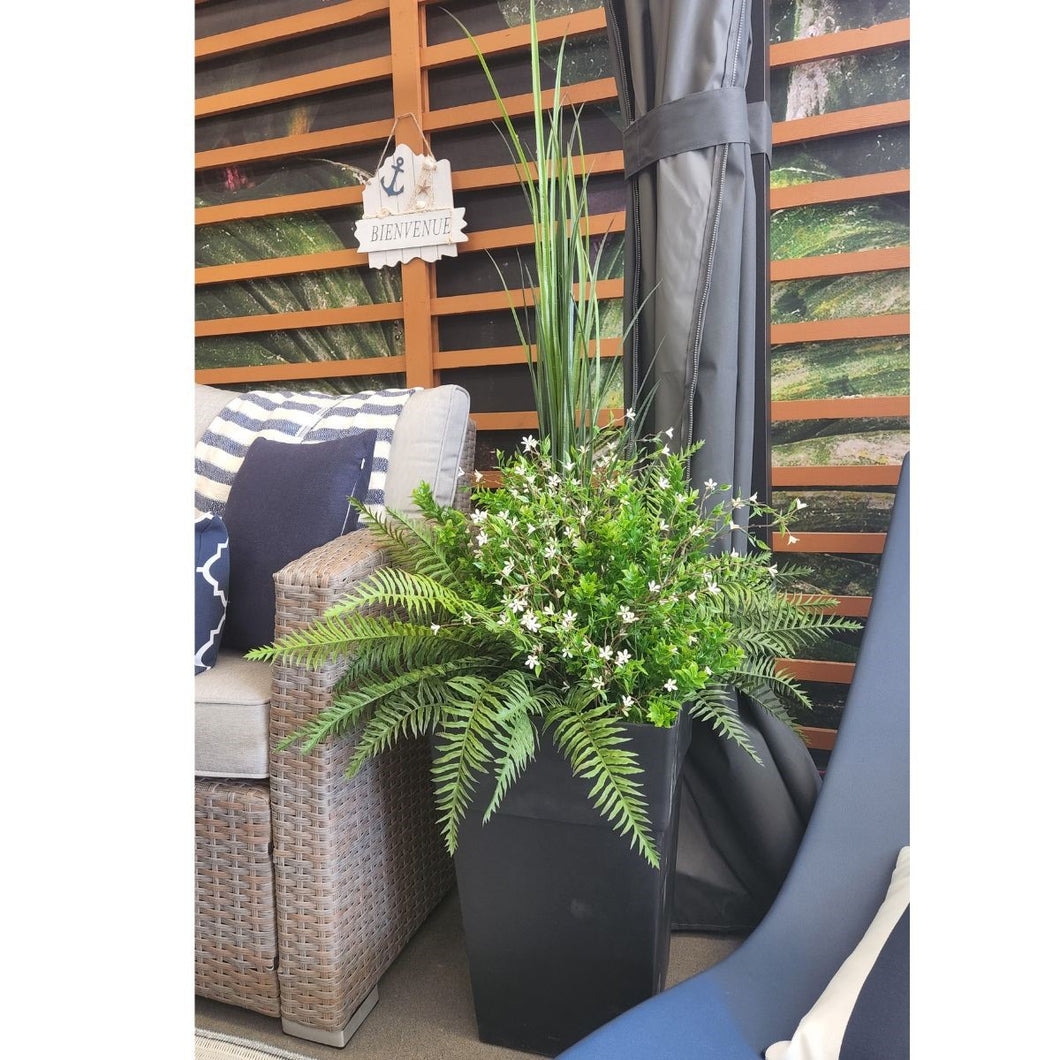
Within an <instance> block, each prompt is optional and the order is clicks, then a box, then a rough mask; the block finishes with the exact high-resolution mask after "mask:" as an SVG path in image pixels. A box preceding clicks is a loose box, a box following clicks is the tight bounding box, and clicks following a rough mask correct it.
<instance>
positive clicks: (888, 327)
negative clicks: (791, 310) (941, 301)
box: [769, 313, 909, 346]
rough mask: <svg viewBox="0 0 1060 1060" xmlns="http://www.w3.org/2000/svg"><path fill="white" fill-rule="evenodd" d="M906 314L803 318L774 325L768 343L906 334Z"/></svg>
mask: <svg viewBox="0 0 1060 1060" xmlns="http://www.w3.org/2000/svg"><path fill="white" fill-rule="evenodd" d="M908 334H909V314H908V313H883V314H881V315H880V316H874V317H837V318H836V319H834V320H804V321H799V322H798V323H795V324H774V325H772V327H770V329H769V338H770V342H772V343H773V345H774V346H781V345H783V344H784V343H787V342H830V341H831V340H833V339H875V338H882V337H884V336H888V335H908Z"/></svg>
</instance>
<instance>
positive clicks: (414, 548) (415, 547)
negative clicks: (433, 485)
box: [362, 508, 459, 588]
mask: <svg viewBox="0 0 1060 1060" xmlns="http://www.w3.org/2000/svg"><path fill="white" fill-rule="evenodd" d="M362 514H363V517H364V518H365V519H366V521H367V523H368V525H369V528H370V529H371V530H372V532H373V534H375V536H376V539H377V540H378V541H379V542H380V544H381V545H382V546H383V547H384V548H385V549H386V552H387V554H388V556H389V557H390V560H391V562H392V563H393V564H394V565H395V566H397V567H400V568H401V569H402V570H406V571H416V572H418V573H419V574H422V575H425V576H427V577H429V578H431V579H433V580H434V581H437V582H439V583H441V584H444V585H446V586H448V587H449V588H455V587H456V586H457V585H459V578H458V576H457V574H456V572H455V571H454V570H453V569H452V567H451V566H450V565H449V559H448V557H447V556H446V554H445V550H444V549H443V548H442V547H441V545H440V544H439V542H438V535H437V531H436V530H435V528H434V526H433V525H432V524H431V523H429V522H427V521H426V520H424V519H410V518H409V517H408V516H407V515H404V514H402V513H401V512H397V511H394V510H393V509H391V508H388V509H387V512H386V518H380V517H379V516H377V515H376V514H375V513H374V512H369V511H367V510H364V511H363V513H362Z"/></svg>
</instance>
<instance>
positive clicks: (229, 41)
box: [195, 0, 390, 59]
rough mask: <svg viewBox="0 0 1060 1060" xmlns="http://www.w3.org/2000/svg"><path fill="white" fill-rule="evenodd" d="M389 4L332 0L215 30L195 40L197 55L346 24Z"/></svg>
mask: <svg viewBox="0 0 1060 1060" xmlns="http://www.w3.org/2000/svg"><path fill="white" fill-rule="evenodd" d="M389 7H390V3H389V0H347V2H346V3H342V4H333V5H332V6H331V7H327V8H323V9H321V10H319V11H306V12H303V13H302V14H299V15H288V16H286V17H285V18H276V19H272V20H271V21H269V22H259V23H257V24H256V25H253V26H246V27H244V28H243V29H233V30H229V31H228V32H227V33H215V34H213V35H212V36H209V37H200V38H199V39H198V40H197V41H196V42H195V58H196V59H207V58H213V57H215V56H218V55H227V54H228V53H230V52H238V51H243V50H244V49H246V48H257V47H259V46H261V45H262V44H275V43H276V42H277V41H282V40H290V39H291V38H292V37H302V36H305V35H306V34H309V33H317V32H319V31H320V30H322V29H331V28H332V27H334V26H345V25H347V24H349V23H350V22H359V21H360V20H361V19H365V18H371V17H372V16H373V15H385V14H386V12H387V10H388V9H389Z"/></svg>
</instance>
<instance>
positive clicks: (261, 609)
mask: <svg viewBox="0 0 1060 1060" xmlns="http://www.w3.org/2000/svg"><path fill="white" fill-rule="evenodd" d="M375 433H376V432H375V431H355V432H354V433H352V434H349V435H346V436H344V437H342V438H336V439H334V440H333V441H330V442H307V443H305V444H302V445H299V444H296V443H292V442H274V441H270V440H268V439H265V438H256V439H255V440H254V441H253V442H252V443H251V445H250V448H249V449H247V453H246V456H245V457H244V458H243V463H242V464H241V465H240V468H239V471H238V472H236V476H235V479H234V480H233V482H232V489H231V492H230V493H229V495H228V503H227V505H226V506H225V525H226V526H227V527H228V536H229V540H230V543H231V550H232V576H231V581H230V584H229V602H228V618H227V621H226V622H225V630H224V646H225V647H226V648H232V649H235V650H237V651H247V650H249V649H250V648H257V647H260V646H261V645H262V644H271V643H272V640H273V636H274V629H275V613H276V595H275V591H274V588H273V582H272V576H273V574H275V573H276V571H278V570H280V569H281V568H283V567H285V566H286V565H287V564H288V563H290V562H291V560H294V559H298V558H299V557H300V556H304V555H305V554H306V553H307V552H308V551H309V550H310V549H313V548H316V547H317V546H318V545H323V544H325V543H326V542H328V541H331V540H333V539H334V538H336V537H339V536H341V535H342V534H346V533H349V532H350V531H352V530H355V529H357V526H358V520H357V510H356V509H355V508H353V507H351V506H350V503H349V498H350V497H356V498H357V499H358V500H362V501H363V500H364V498H365V495H366V494H367V492H368V480H369V478H370V477H371V474H372V451H373V449H374V448H375Z"/></svg>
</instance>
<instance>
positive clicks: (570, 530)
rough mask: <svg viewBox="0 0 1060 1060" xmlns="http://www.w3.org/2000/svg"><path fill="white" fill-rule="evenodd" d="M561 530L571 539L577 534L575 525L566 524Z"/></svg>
mask: <svg viewBox="0 0 1060 1060" xmlns="http://www.w3.org/2000/svg"><path fill="white" fill-rule="evenodd" d="M563 532H564V533H565V534H566V535H567V537H569V538H572V539H573V538H574V537H576V536H577V534H578V528H577V527H576V526H568V527H566V528H565V529H564V531H563Z"/></svg>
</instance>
